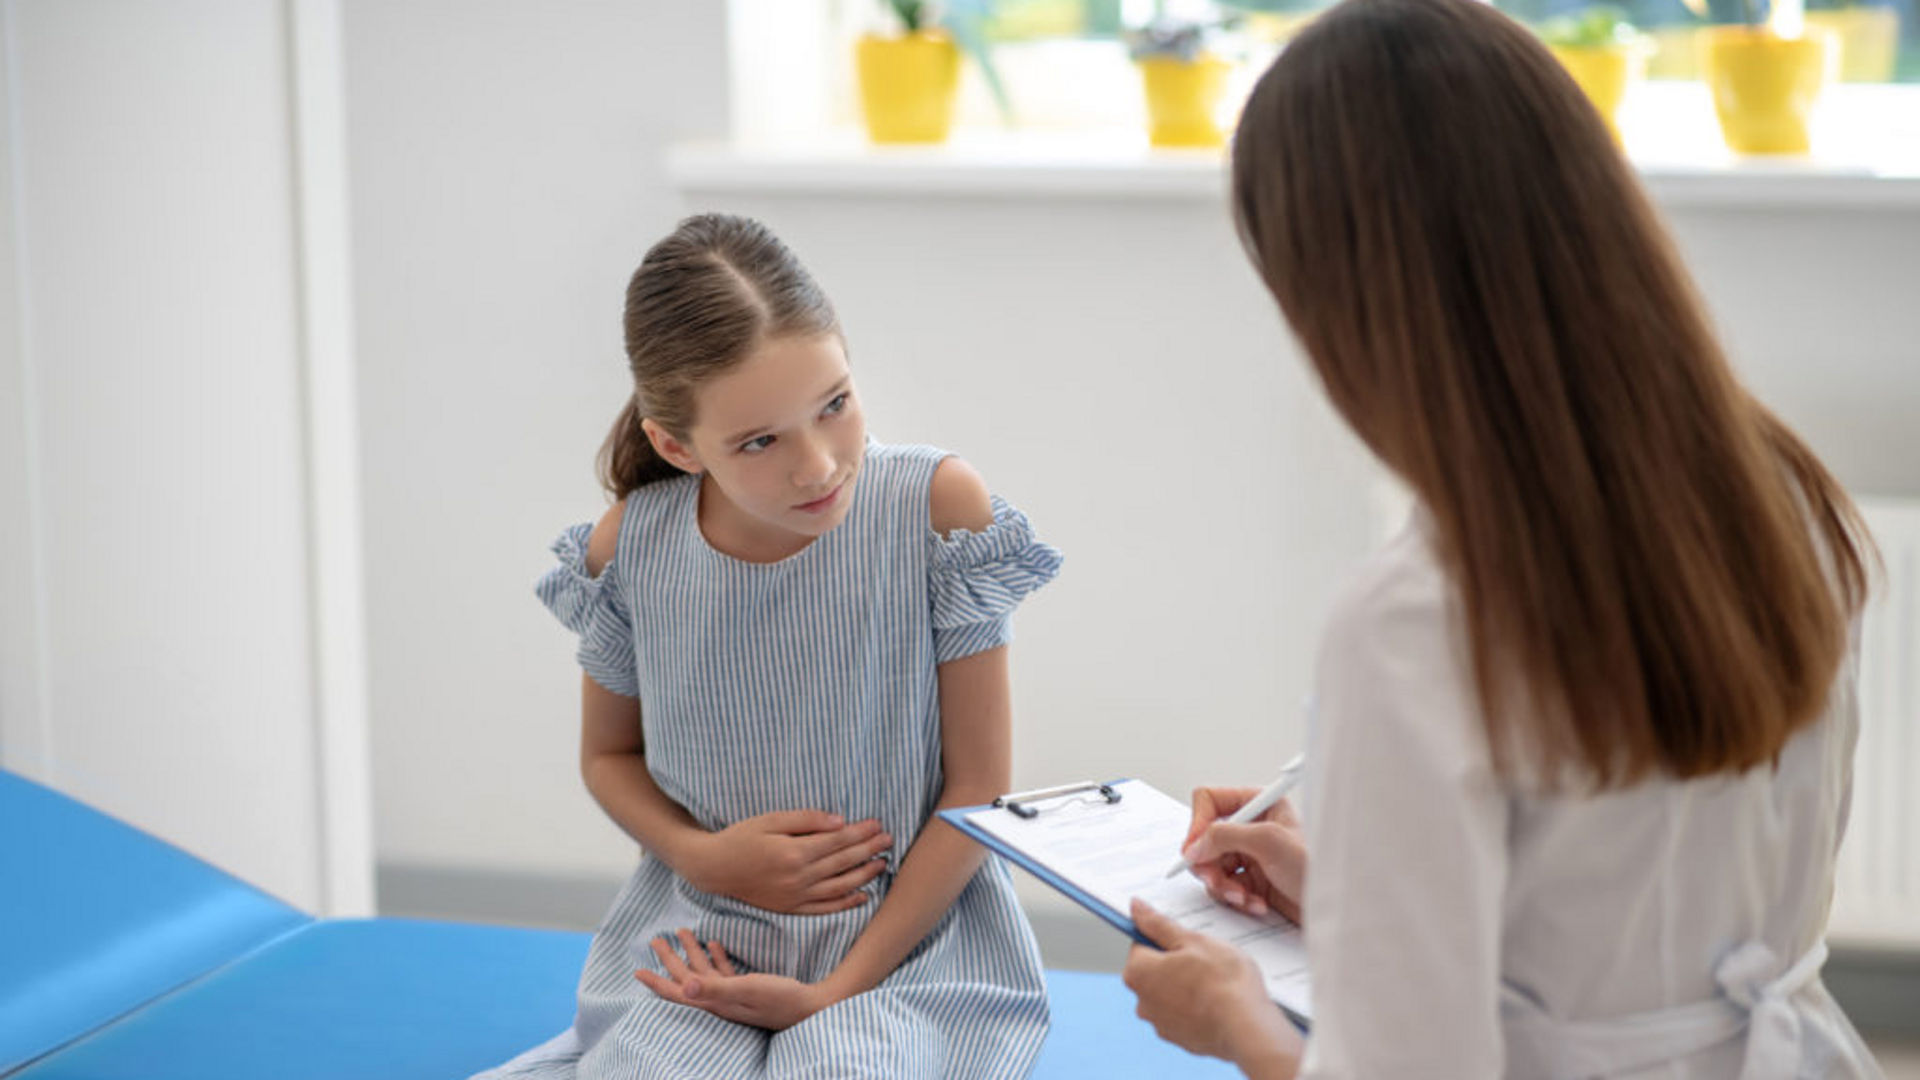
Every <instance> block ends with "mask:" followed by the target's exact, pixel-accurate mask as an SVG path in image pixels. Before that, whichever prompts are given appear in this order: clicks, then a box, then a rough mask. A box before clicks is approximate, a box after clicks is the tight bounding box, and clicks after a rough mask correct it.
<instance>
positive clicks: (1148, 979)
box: [1120, 900, 1302, 1078]
mask: <svg viewBox="0 0 1920 1080" xmlns="http://www.w3.org/2000/svg"><path fill="white" fill-rule="evenodd" d="M1132 915H1133V924H1134V926H1135V927H1137V928H1138V929H1139V930H1140V932H1141V933H1142V934H1145V935H1146V936H1147V938H1148V939H1150V940H1151V941H1153V942H1154V944H1156V945H1158V946H1160V948H1158V949H1155V948H1152V947H1150V946H1146V945H1135V946H1134V947H1133V949H1132V950H1131V951H1130V952H1129V953H1128V954H1127V966H1126V967H1125V969H1123V970H1122V971H1121V975H1120V977H1121V979H1122V981H1124V982H1125V983H1126V984H1127V989H1129V990H1132V991H1133V993H1134V996H1136V997H1137V998H1139V1002H1140V1003H1139V1005H1138V1006H1137V1007H1136V1008H1135V1009H1134V1011H1135V1012H1136V1013H1138V1014H1139V1016H1140V1018H1141V1019H1142V1020H1145V1021H1147V1022H1148V1023H1150V1024H1152V1025H1153V1030H1154V1032H1155V1034H1158V1035H1159V1036H1160V1037H1161V1038H1163V1039H1165V1040H1167V1041H1168V1042H1170V1043H1173V1044H1174V1045H1176V1046H1179V1047H1182V1048H1184V1049H1186V1050H1188V1051H1190V1052H1192V1053H1195V1054H1205V1055H1207V1056H1209V1057H1217V1058H1224V1059H1226V1060H1228V1061H1231V1062H1233V1063H1234V1064H1235V1065H1238V1066H1240V1069H1241V1071H1243V1072H1245V1073H1246V1074H1247V1075H1248V1076H1250V1077H1263V1078H1264V1077H1292V1076H1293V1075H1294V1069H1295V1066H1296V1065H1297V1064H1298V1062H1299V1059H1300V1052H1301V1049H1302V1044H1301V1041H1300V1035H1299V1033H1298V1032H1296V1031H1295V1030H1294V1029H1293V1025H1291V1024H1289V1023H1288V1022H1287V1020H1286V1017H1285V1016H1284V1015H1283V1014H1282V1013H1281V1012H1280V1008H1279V1006H1277V1005H1275V1004H1274V1003H1273V1002H1272V1001H1269V1000H1268V999H1267V991H1266V987H1265V986H1264V985H1262V983H1261V981H1260V969H1259V968H1257V967H1255V966H1254V963H1253V961H1252V960H1250V959H1248V957H1247V954H1245V953H1243V952H1241V951H1240V950H1239V949H1236V948H1234V947H1233V946H1231V945H1229V944H1227V943H1226V942H1224V941H1221V940H1220V939H1219V938H1214V937H1209V936H1207V935H1206V934H1200V933H1196V932H1194V931H1192V930H1188V929H1186V928H1185V927H1182V926H1181V925H1180V924H1178V923H1176V922H1174V921H1173V920H1172V919H1169V918H1167V917H1166V916H1165V915H1163V914H1161V913H1160V912H1158V911H1155V910H1154V909H1153V908H1152V907H1151V906H1149V905H1148V904H1147V903H1146V902H1145V901H1142V900H1135V901H1134V902H1133V911H1132Z"/></svg>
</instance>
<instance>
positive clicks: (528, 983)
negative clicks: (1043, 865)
mask: <svg viewBox="0 0 1920 1080" xmlns="http://www.w3.org/2000/svg"><path fill="white" fill-rule="evenodd" d="M587 941H588V938H587V935H585V934H576V933H563V932H558V931H546V930H524V929H513V928H506V927H491V926H470V925H464V924H459V923H443V922H419V921H412V920H405V919H372V920H337V921H329V922H320V923H315V924H314V925H312V926H310V927H308V928H306V929H304V930H302V931H300V932H299V933H297V934H294V935H293V936H291V937H289V938H286V939H284V940H282V941H281V942H279V943H278V944H276V945H275V946H274V947H273V948H271V949H267V950H264V951H262V952H259V953H256V954H254V955H253V956H251V957H248V958H247V959H245V960H243V961H241V962H239V963H238V964H235V965H233V966H232V967H230V968H228V969H226V970H224V971H221V972H218V973H216V974H215V975H213V976H211V977H209V978H207V979H205V980H202V981H201V982H199V983H196V984H195V985H193V986H191V987H188V988H187V989H185V990H184V991H181V992H179V993H176V994H173V995H171V996H169V997H167V998H165V999H162V1000H161V1001H159V1002H156V1003H155V1004H154V1005H152V1006H151V1007H149V1008H147V1009H144V1010H142V1011H140V1012H138V1013H135V1014H134V1015H133V1016H131V1017H129V1018H127V1019H125V1020H123V1021H121V1022H120V1023H118V1024H115V1025H114V1026H112V1027H110V1028H108V1029H106V1030H105V1031H102V1032H100V1033H99V1034H97V1035H95V1036H94V1037H93V1038H90V1039H87V1040H86V1041H84V1042H82V1043H80V1044H78V1045H76V1046H73V1047H70V1048H68V1049H67V1050H65V1051H63V1052H62V1053H59V1054H55V1055H53V1056H52V1057H49V1058H47V1059H46V1060H43V1061H41V1062H39V1063H37V1064H36V1065H34V1066H33V1067H31V1068H28V1069H27V1070H25V1071H24V1072H21V1073H19V1074H18V1075H17V1076H15V1077H13V1078H11V1080H256V1078H263V1077H273V1078H275V1080H339V1078H347V1077H351V1078H353V1080H448V1078H455V1080H457V1078H459V1077H464V1076H467V1075H469V1074H470V1073H473V1072H477V1071H479V1070H480V1069H483V1068H486V1067H488V1066H490V1065H496V1064H499V1063H500V1062H502V1061H505V1060H506V1059H507V1058H509V1057H512V1056H513V1055H514V1054H516V1053H518V1052H520V1051H521V1050H524V1049H526V1048H527V1047H530V1046H533V1045H534V1044H536V1043H539V1042H542V1041H544V1040H545V1039H547V1038H549V1037H550V1036H553V1035H555V1034H558V1033H559V1032H560V1031H561V1030H562V1029H564V1028H565V1027H566V1026H567V1024H568V1023H569V1022H570V1021H571V1020H572V1019H573V992H574V982H575V980H576V979H577V978H578V977H579V974H580V967H581V965H582V964H583V963H584V962H585V960H586V952H587ZM1047 983H1048V989H1049V991H1050V992H1051V996H1052V1004H1053V1030H1052V1032H1051V1033H1050V1034H1049V1035H1048V1037H1047V1043H1046V1047H1045V1049H1043V1050H1042V1052H1041V1054H1040V1062H1039V1065H1038V1066H1037V1067H1036V1068H1035V1070H1034V1073H1033V1076H1034V1078H1035V1080H1069V1078H1073V1080H1078V1078H1083V1077H1093V1076H1097V1077H1101V1078H1102V1080H1148V1078H1153V1080H1163V1078H1181V1080H1185V1078H1193V1080H1201V1078H1205V1077H1223V1078H1224V1077H1231V1076H1237V1075H1238V1073H1236V1072H1235V1071H1234V1070H1233V1069H1231V1068H1229V1067H1227V1066H1226V1065H1225V1064H1223V1063H1221V1062H1217V1061H1208V1060H1203V1059H1200V1058H1195V1057H1193V1056H1192V1055H1190V1054H1188V1053H1186V1052H1185V1051H1184V1050H1181V1049H1180V1048H1178V1047H1176V1046H1172V1045H1169V1044H1167V1043H1164V1042H1161V1041H1160V1040H1159V1039H1158V1038H1156V1037H1155V1036H1154V1034H1153V1029H1152V1028H1151V1027H1149V1026H1148V1025H1147V1024H1146V1023H1145V1022H1144V1021H1142V1020H1140V1019H1138V1018H1137V1017H1135V1016H1134V1014H1133V995H1132V994H1130V993H1128V992H1127V990H1126V988H1125V987H1124V986H1122V985H1121V984H1120V980H1119V978H1118V977H1116V976H1113V975H1095V974H1087V973H1083V972H1076V971H1050V972H1048V973H1047Z"/></svg>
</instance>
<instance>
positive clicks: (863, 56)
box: [854, 30, 960, 143]
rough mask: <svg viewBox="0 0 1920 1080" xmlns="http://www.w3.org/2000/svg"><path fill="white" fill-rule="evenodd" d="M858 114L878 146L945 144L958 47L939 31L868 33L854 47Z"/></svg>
mask: <svg viewBox="0 0 1920 1080" xmlns="http://www.w3.org/2000/svg"><path fill="white" fill-rule="evenodd" d="M854 60H855V63H856V65H857V69H858V72H859V76H860V110H861V114H862V115H863V116H865V117H866V121H867V137H868V138H870V139H872V140H873V141H874V142H877V143H937V142H945V141H946V138H947V133H948V132H949V131H951V130H952V129H953V97H954V92H955V91H956V90H958V89H959V87H960V49H959V47H958V46H956V45H955V44H954V43H953V39H952V38H949V37H948V36H947V35H946V34H944V33H941V32H939V31H937V30H922V31H918V32H916V33H912V34H908V35H906V36H904V37H891V38H887V37H877V36H875V35H872V34H868V35H866V36H864V37H862V38H861V39H860V40H859V41H858V42H856V43H855V44H854Z"/></svg>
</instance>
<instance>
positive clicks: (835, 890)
mask: <svg viewBox="0 0 1920 1080" xmlns="http://www.w3.org/2000/svg"><path fill="white" fill-rule="evenodd" d="M892 846H893V837H891V836H889V835H888V834H887V833H886V831H885V830H884V829H882V828H881V827H880V822H878V821H876V820H873V819H871V818H869V819H868V820H866V821H856V822H851V823H849V822H847V821H846V820H844V819H843V818H841V817H840V816H839V815H837V814H829V813H827V812H826V811H824V810H779V811H775V812H773V813H768V814H759V815H756V816H754V817H750V818H745V819H743V820H741V821H737V822H735V823H734V824H732V825H730V826H728V827H727V828H725V829H722V830H720V831H718V832H711V833H703V834H700V835H699V836H697V837H696V838H694V839H693V840H692V841H691V842H689V843H688V844H687V845H685V846H684V847H682V848H681V850H680V851H679V852H678V853H677V857H676V858H675V859H674V860H673V861H672V865H673V869H674V870H675V871H676V872H678V873H679V874H680V876H682V877H684V878H686V879H687V880H688V881H689V882H691V883H692V884H693V886H694V888H697V889H699V890H701V891H703V892H710V893H718V894H720V895H722V896H731V897H734V898H735V899H738V900H743V901H745V902H747V903H749V904H752V905H754V906H755V907H760V908H765V909H767V910H768V911H779V912H785V913H787V914H790V915H825V914H829V913H831V912H835V911H845V910H847V909H849V908H855V907H859V906H860V905H861V904H864V903H866V902H867V894H866V893H863V892H861V891H860V888H861V886H863V885H865V884H866V883H867V882H869V881H872V880H873V879H874V878H876V877H878V876H879V875H880V873H881V872H882V871H884V870H885V869H886V868H887V863H886V861H885V860H883V859H881V858H879V857H878V856H880V855H881V854H882V853H883V852H885V851H886V850H887V849H888V848H890V847H892Z"/></svg>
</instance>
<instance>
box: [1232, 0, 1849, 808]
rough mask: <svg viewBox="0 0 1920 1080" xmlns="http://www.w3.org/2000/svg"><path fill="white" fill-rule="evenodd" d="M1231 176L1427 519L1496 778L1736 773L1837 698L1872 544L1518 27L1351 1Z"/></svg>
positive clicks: (1316, 28)
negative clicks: (1530, 769)
mask: <svg viewBox="0 0 1920 1080" xmlns="http://www.w3.org/2000/svg"><path fill="white" fill-rule="evenodd" d="M1232 174H1233V175H1232V180H1233V194H1232V202H1233V210H1234V216H1235V220H1236V223H1237V225H1238V227H1239V230H1240V235H1241V239H1242V241H1243V243H1244V244H1245V246H1246V248H1247V251H1248V254H1249V256H1250V257H1251V259H1252V261H1253V263H1254V264H1255V267H1256V269H1257V270H1258V271H1259V273H1260V275H1261V277H1262V278H1263V279H1264V280H1265V282H1266V285H1267V287H1268V289H1269V290H1270V291H1271V292H1272V293H1273V295H1274V297H1275V299H1276V300H1278V301H1279V304H1280V307H1281V309H1282V310H1283V311H1284V312H1285V314H1286V316H1287V319H1288V321H1289V322H1290V323H1291V324H1292V327H1293V329H1294V331H1295V333H1296V334H1297V335H1298V337H1299V340H1300V342H1301V343H1302V345H1303V346H1304V348H1305V351H1306V353H1307V355H1308V356H1309V357H1310V359H1311V361H1312V364H1313V366H1314V368H1315V369H1316V371H1317V372H1318V374H1319V376H1320V379H1321V381H1322V383H1323V384H1324V386H1325V388H1326V392H1327V394H1328V396H1329V397H1330V398H1331V400H1332V402H1333V404H1334V406H1335V407H1336V408H1337V409H1338V410H1339V412H1340V413H1341V414H1342V415H1343V416H1344V417H1345V419H1346V420H1347V422H1348V423H1349V424H1350V425H1351V426H1352V427H1353V429H1354V430H1355V432H1356V433H1358V434H1359V436H1360V438H1361V439H1362V440H1363V441H1364V442H1366V444H1367V445H1368V446H1369V447H1370V448H1371V449H1372V450H1373V451H1374V453H1376V454H1377V455H1378V456H1379V457H1380V459H1381V460H1382V461H1383V462H1384V463H1385V464H1386V465H1387V466H1388V467H1389V468H1390V469H1392V470H1393V471H1394V472H1395V473H1397V474H1398V475H1399V476H1400V477H1401V478H1402V479H1403V480H1405V481H1406V483H1407V484H1408V485H1409V486H1410V487H1411V488H1412V489H1413V491H1414V492H1415V494H1416V495H1417V496H1418V498H1419V499H1420V501H1421V503H1422V504H1423V505H1424V506H1425V507H1426V508H1427V509H1428V510H1429V511H1430V512H1431V515H1432V522H1433V525H1434V528H1435V534H1436V539H1437V546H1438V550H1439V555H1440V558H1441V561H1442V565H1443V566H1444V567H1445V568H1446V570H1447V572H1448V573H1449V575H1450V576H1451V578H1452V579H1453V581H1454V583H1455V585H1456V587H1457V590H1458V595H1459V600H1460V608H1461V612H1460V613H1461V616H1462V617H1463V621H1464V626H1465V628H1466V630H1467V633H1468V636H1469V639H1470V642H1471V654H1472V665H1473V675H1474V680H1475V683H1476V687H1477V690H1478V692H1479V696H1480V700H1481V702H1482V705H1483V708H1482V713H1483V715H1484V717H1485V724H1486V728H1487V736H1488V741H1489V744H1490V746H1491V747H1492V750H1493V753H1494V755H1495V761H1496V762H1497V763H1498V764H1499V766H1500V767H1501V769H1502V770H1503V771H1507V772H1509V774H1511V770H1512V767H1513V765H1514V758H1515V754H1516V752H1518V753H1519V754H1520V756H1521V757H1522V758H1523V759H1524V760H1526V761H1528V762H1529V763H1531V764H1534V765H1537V766H1538V768H1539V772H1538V775H1539V776H1541V777H1544V778H1546V779H1547V780H1548V782H1549V783H1557V782H1558V779H1557V778H1559V779H1564V778H1565V777H1567V776H1568V775H1569V773H1568V770H1569V769H1571V770H1572V775H1576V776H1585V777H1586V778H1587V779H1589V780H1590V781H1592V782H1593V783H1594V784H1595V785H1596V786H1598V787H1603V788H1604V787H1609V786H1618V785H1623V784H1627V783H1631V782H1633V781H1635V780H1637V779H1640V778H1642V777H1644V776H1646V775H1648V774H1649V773H1654V772H1658V773H1663V774H1666V775H1671V776H1675V777H1682V778H1685V777H1694V776H1702V775H1708V774H1713V773H1721V772H1739V771H1744V770H1745V769H1747V768H1750V767H1752V766H1754V765H1757V764H1760V763H1763V762H1768V761H1771V760H1774V759H1775V757H1776V755H1777V754H1778V753H1779V751H1780V749H1781V747H1782V746H1783V745H1784V744H1785V742H1786V741H1787V739H1788V737H1789V736H1791V735H1792V734H1793V733H1794V732H1795V731H1796V730H1798V729H1800V728H1801V727H1803V726H1805V725H1806V724H1808V723H1809V722H1811V721H1812V720H1813V719H1814V718H1816V717H1817V716H1818V715H1819V714H1820V712H1821V709H1822V707H1823V705H1824V703H1825V700H1826V697H1827V693H1828V690H1829V687H1830V686H1831V684H1832V682H1833V679H1834V676H1835V673H1836V671H1837V670H1838V669H1839V666H1840V664H1841V663H1842V661H1843V659H1844V657H1845V653H1846V649H1847V641H1848V623H1849V620H1850V619H1851V617H1852V616H1853V615H1854V614H1855V613H1856V612H1857V611H1858V609H1859V607H1860V605H1861V604H1862V603H1863V602H1864V599H1865V595H1866V591H1867V572H1866V566H1865V562H1866V559H1867V558H1869V553H1870V541H1869V540H1868V539H1867V537H1866V533H1865V531H1864V529H1863V527H1862V526H1861V524H1860V522H1859V520H1858V515H1857V512H1856V510H1855V509H1854V507H1853V505H1852V503H1851V502H1850V501H1849V499H1848V498H1847V496H1846V494H1845V492H1844V491H1843V490H1842V489H1841V488H1840V486H1839V484H1838V483H1836V482H1835V480H1834V479H1833V477H1832V476H1831V475H1829V474H1828V472H1827V471H1826V469H1825V468H1824V467H1823V466H1822V465H1821V464H1820V462H1819V460H1818V459H1817V458H1815V457H1814V455H1813V454H1812V453H1811V452H1810V451H1809V450H1808V449H1807V448H1806V446H1805V445H1804V444H1803V443H1801V442H1800V440H1799V439H1798V438H1796V437H1795V436H1794V434H1793V433H1792V432H1791V431H1789V430H1788V429H1787V428H1786V427H1785V426H1784V425H1783V424H1782V423H1781V422H1780V421H1779V420H1778V419H1776V418H1775V417H1774V416H1773V415H1772V414H1771V413H1770V412H1768V411H1767V410H1766V409H1765V408H1764V407H1763V406H1761V405H1760V404H1759V403H1758V402H1757V401H1755V400H1754V399H1753V398H1752V397H1751V396H1750V395H1749V394H1748V393H1747V392H1746V390H1745V389H1744V388H1743V387H1741V385H1740V384H1739V383H1738V382H1737V381H1736V380H1735V378H1734V376H1733V374H1732V372H1731V370H1730V369H1729V367H1728V364H1727V362H1726V359H1725V358H1724V356H1723V355H1722V353H1721V350H1720V347H1719V345H1718V344H1717V343H1716V341H1715V340H1714V336H1713V333H1712V331H1711V329H1710V327H1709V325H1708V321H1707V319H1706V317H1705V314H1704V312H1703V308H1702V305H1701V302H1700V300H1699V299H1698V298H1697V296H1696V295H1695V293H1694V291H1693V288H1692V285H1691V283H1690V281H1689V280H1688V277H1687V275H1686V273H1685V272H1684V270H1683V269H1682V267H1681V264H1680V260H1679V258H1678V257H1677V255H1676V254H1675V252H1674V250H1673V249H1672V247H1671V245H1670V242H1669V241H1668V239H1667V237H1666V234H1665V232H1664V230H1663V229H1662V227H1661V225H1660V223H1659V220H1658V218H1657V217H1656V215H1655V214H1654V212H1653V209H1652V207H1651V205H1650V204H1649V203H1648V201H1647V199H1646V197H1645V195H1644V193H1643V192H1642V191H1641V189H1640V186H1639V184H1638V182H1637V180H1636V179H1635V177H1634V176H1633V174H1632V172H1631V169H1630V168H1629V166H1628V165H1627V163H1626V161H1625V159H1624V158H1623V157H1622V155H1621V154H1620V153H1619V151H1618V149H1617V148H1616V146H1615V145H1614V143H1613V140H1612V138H1611V136H1610V135H1609V133H1608V131H1607V128H1606V126H1605V125H1604V123H1603V122H1602V121H1601V119H1600V118H1599V116H1598V114H1596V113H1595V112H1594V110H1593V109H1592V107H1591V106H1590V105H1589V104H1588V103H1587V101H1586V99H1585V98H1584V97H1582V96H1581V94H1580V91H1579V89H1578V88H1577V87H1576V86H1575V85H1574V83H1573V82H1572V80H1571V79H1570V78H1569V77H1568V76H1567V75H1566V73H1565V72H1564V71H1563V70H1562V69H1561V67H1560V65H1559V64H1558V63H1557V62H1556V61H1555V60H1554V59H1553V57H1552V55H1551V54H1550V53H1548V52H1547V50H1546V49H1545V48H1543V47H1542V46H1541V45H1540V43H1539V42H1538V41H1537V40H1535V38H1534V37H1533V36H1532V35H1531V34H1530V33H1528V32H1527V31H1526V30H1525V29H1523V28H1521V27H1520V26H1518V25H1517V24H1515V23H1513V22H1512V21H1511V20H1509V19H1507V18H1506V17H1505V16H1503V15H1501V14H1499V13H1498V12H1496V11H1495V10H1493V8H1491V7H1490V6H1487V5H1485V4H1480V3H1476V2H1474V0H1345V2H1344V3H1341V4H1339V5H1338V6H1336V7H1334V8H1331V9H1329V10H1328V11H1326V12H1325V13H1323V14H1322V15H1320V16H1319V17H1318V18H1317V19H1316V20H1315V21H1314V23H1313V24H1312V25H1311V26H1309V27H1308V28H1307V29H1306V30H1305V31H1303V32H1302V33H1301V34H1300V36H1299V37H1298V38H1296V39H1295V40H1294V41H1293V42H1292V43H1291V44H1290V45H1288V46H1287V48H1286V50H1285V51H1284V52H1283V53H1282V54H1281V56H1280V57H1279V59H1278V60H1277V61H1276V62H1275V63H1274V65H1273V67H1272V68H1271V69H1270V70H1269V71H1268V72H1267V73H1266V74H1265V76H1264V77H1262V79H1261V80H1260V82H1259V85H1258V86H1257V88H1256V89H1255V90H1254V92H1253V95H1252V97H1251V99H1250V100H1249V101H1248V103H1247V106H1246V109H1245V111H1244V112H1243V114H1242V117H1241V120H1240V125H1239V130H1238V132H1237V134H1236V136H1235V140H1234V147H1233V166H1232Z"/></svg>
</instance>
